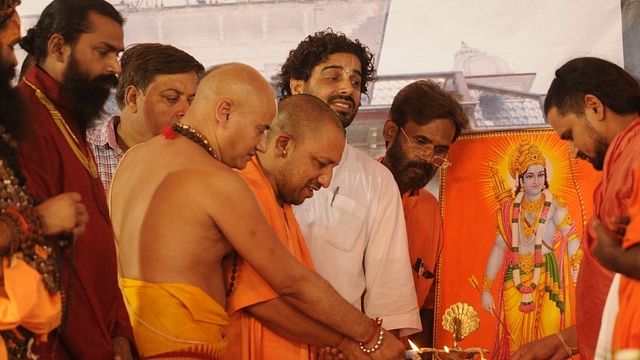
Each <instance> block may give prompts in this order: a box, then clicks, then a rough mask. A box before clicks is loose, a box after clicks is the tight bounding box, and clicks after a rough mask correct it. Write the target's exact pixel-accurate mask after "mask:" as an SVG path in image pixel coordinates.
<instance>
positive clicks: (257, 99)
mask: <svg viewBox="0 0 640 360" xmlns="http://www.w3.org/2000/svg"><path fill="white" fill-rule="evenodd" d="M275 98H276V95H275V92H274V91H273V88H272V87H271V85H269V83H268V82H267V80H266V79H265V78H264V77H263V76H262V75H261V74H260V73H259V72H258V71H257V70H256V69H254V68H252V67H251V66H248V65H245V64H240V63H229V64H222V65H217V66H214V67H213V68H211V69H209V71H207V72H206V73H205V75H204V77H203V79H202V80H201V81H200V86H199V87H198V92H197V93H196V96H195V98H194V99H193V103H192V105H191V106H194V107H195V106H198V107H199V106H205V107H209V108H210V107H211V105H212V100H214V102H217V100H219V99H230V100H232V101H233V103H234V104H235V105H237V106H241V107H242V106H245V105H249V106H263V107H264V108H265V109H268V110H273V113H274V116H275V111H276V107H275Z"/></svg>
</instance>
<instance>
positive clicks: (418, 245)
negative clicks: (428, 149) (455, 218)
mask: <svg viewBox="0 0 640 360" xmlns="http://www.w3.org/2000/svg"><path fill="white" fill-rule="evenodd" d="M402 207H403V209H404V218H405V221H406V223H407V238H408V240H409V258H410V259H411V266H412V267H413V282H414V284H415V286H416V294H417V296H418V307H420V309H433V308H434V305H435V297H434V296H433V291H431V290H432V287H433V286H435V284H434V280H435V277H432V278H429V279H427V278H426V277H425V276H424V275H421V274H419V271H420V269H419V268H420V265H419V264H420V263H421V264H422V268H423V270H428V271H430V272H431V273H434V274H435V271H436V263H437V262H438V257H439V256H440V253H441V252H442V247H443V246H444V237H443V235H442V217H441V216H440V205H439V204H438V200H437V199H436V198H435V196H433V195H432V194H431V193H430V192H428V191H427V190H425V189H420V190H419V191H418V194H417V195H413V196H412V195H411V194H410V193H406V194H404V195H403V196H402ZM429 294H431V296H429ZM423 330H424V329H423Z"/></svg>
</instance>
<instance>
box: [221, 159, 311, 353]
mask: <svg viewBox="0 0 640 360" xmlns="http://www.w3.org/2000/svg"><path fill="white" fill-rule="evenodd" d="M238 174H239V175H240V176H241V177H242V178H243V179H244V180H245V181H246V182H247V184H248V185H249V187H250V188H251V191H253V194H254V195H255V197H256V199H257V200H258V204H259V205H260V209H261V210H262V213H263V214H264V215H265V217H266V219H267V221H268V222H269V224H270V225H271V227H272V228H273V230H274V232H275V233H276V235H278V237H279V238H280V240H281V241H282V242H283V244H284V245H285V246H286V248H287V249H289V251H290V252H291V254H293V256H294V257H295V258H296V259H298V260H300V262H302V263H303V264H304V265H305V266H306V267H308V268H309V269H311V270H313V263H312V261H311V255H310V254H309V250H307V246H306V244H305V242H304V238H303V237H302V232H301V231H300V227H299V226H298V223H297V222H296V219H295V217H294V215H293V210H292V208H291V204H286V203H285V204H283V205H282V207H280V205H279V204H278V203H277V201H276V196H275V193H274V191H273V188H272V187H271V184H270V183H269V181H268V180H267V178H266V177H265V175H264V173H263V172H262V168H261V167H260V164H259V162H258V160H257V159H256V157H255V156H254V157H253V158H251V161H249V162H248V163H247V167H246V168H245V169H244V170H241V171H238ZM224 268H225V278H226V279H229V278H230V277H231V268H232V266H231V265H230V263H229V261H226V262H225V266H224ZM276 297H278V294H277V293H276V292H275V291H274V290H273V289H271V287H270V286H269V285H268V284H267V282H266V281H264V279H262V277H260V275H259V274H258V273H257V272H256V271H255V270H254V269H253V268H252V267H251V265H249V264H247V263H246V262H245V261H244V260H243V259H242V258H241V257H240V258H238V266H237V273H236V280H235V284H234V287H233V291H232V293H231V296H230V297H229V299H228V301H227V312H228V313H229V318H230V323H229V328H228V335H229V348H228V351H227V357H226V358H227V359H229V360H303V359H305V360H308V359H310V358H311V351H310V347H309V345H307V344H302V343H299V342H297V341H292V340H288V339H285V338H283V337H281V336H279V335H276V334H275V333H273V332H272V331H271V330H269V329H267V328H266V327H265V326H263V325H262V324H261V323H260V322H259V321H258V320H256V319H255V318H253V317H251V316H250V315H249V314H247V313H246V312H244V311H242V309H243V308H245V307H247V306H251V305H254V304H258V303H261V302H264V301H268V300H272V299H274V298H276Z"/></svg>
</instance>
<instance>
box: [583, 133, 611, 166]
mask: <svg viewBox="0 0 640 360" xmlns="http://www.w3.org/2000/svg"><path fill="white" fill-rule="evenodd" d="M608 149H609V144H608V143H607V141H606V140H605V139H604V138H602V137H601V136H597V137H596V138H595V139H594V151H595V155H594V156H587V155H586V154H585V153H583V152H581V151H579V152H578V157H579V158H581V159H584V160H587V161H588V162H590V163H591V165H592V166H593V168H594V169H596V170H598V171H602V169H603V168H604V157H605V156H606V155H607V150H608Z"/></svg>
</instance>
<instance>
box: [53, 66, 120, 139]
mask: <svg viewBox="0 0 640 360" xmlns="http://www.w3.org/2000/svg"><path fill="white" fill-rule="evenodd" d="M116 85H118V77H117V76H116V75H114V74H108V75H98V76H96V77H95V78H93V79H91V77H90V75H88V74H86V73H85V72H84V71H83V70H82V69H81V68H80V64H79V63H78V60H76V57H75V55H74V54H71V59H70V60H69V64H68V65H67V68H66V70H65V72H64V75H63V77H62V87H63V89H64V90H65V91H66V93H67V94H68V96H69V97H68V99H69V101H71V103H72V104H71V105H72V109H73V114H74V116H75V117H76V119H77V121H78V125H80V128H81V129H82V130H83V131H85V130H86V129H87V128H89V127H91V126H92V125H93V123H94V122H95V121H96V120H98V119H99V118H100V116H101V115H103V114H104V104H105V103H106V102H107V99H109V96H110V95H111V90H112V89H114V88H115V87H116Z"/></svg>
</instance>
